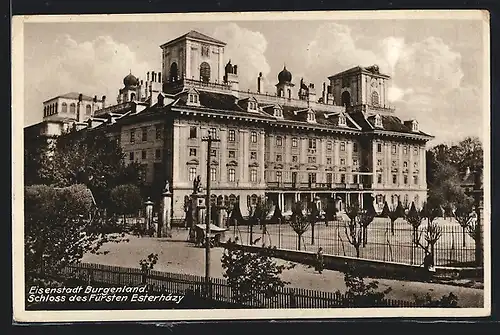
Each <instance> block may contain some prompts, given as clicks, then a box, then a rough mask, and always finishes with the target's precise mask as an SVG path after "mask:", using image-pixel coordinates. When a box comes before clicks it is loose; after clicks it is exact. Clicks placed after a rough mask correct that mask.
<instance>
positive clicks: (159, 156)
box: [155, 149, 161, 159]
mask: <svg viewBox="0 0 500 335" xmlns="http://www.w3.org/2000/svg"><path fill="white" fill-rule="evenodd" d="M160 158H161V150H160V149H156V150H155V159H160Z"/></svg>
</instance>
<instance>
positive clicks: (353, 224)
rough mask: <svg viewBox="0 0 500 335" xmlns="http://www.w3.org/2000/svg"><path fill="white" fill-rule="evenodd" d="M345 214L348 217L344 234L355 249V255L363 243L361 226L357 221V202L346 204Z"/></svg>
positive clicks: (358, 254) (357, 255) (358, 253)
mask: <svg viewBox="0 0 500 335" xmlns="http://www.w3.org/2000/svg"><path fill="white" fill-rule="evenodd" d="M345 212H346V215H347V216H348V217H349V222H347V223H346V224H345V227H344V229H345V235H346V237H347V240H348V241H349V243H350V244H351V245H352V246H353V247H354V249H356V257H358V258H359V256H360V249H359V248H360V247H361V244H362V243H363V226H362V225H361V224H360V223H359V221H358V215H359V214H360V209H359V206H358V204H357V203H353V204H350V205H347V206H346V207H345Z"/></svg>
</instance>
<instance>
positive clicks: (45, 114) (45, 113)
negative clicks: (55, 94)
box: [43, 106, 47, 117]
mask: <svg viewBox="0 0 500 335" xmlns="http://www.w3.org/2000/svg"><path fill="white" fill-rule="evenodd" d="M43 116H44V117H45V116H47V106H45V107H43Z"/></svg>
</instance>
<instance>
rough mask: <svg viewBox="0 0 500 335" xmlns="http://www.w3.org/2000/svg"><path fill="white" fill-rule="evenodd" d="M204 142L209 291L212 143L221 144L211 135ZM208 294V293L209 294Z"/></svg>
mask: <svg viewBox="0 0 500 335" xmlns="http://www.w3.org/2000/svg"><path fill="white" fill-rule="evenodd" d="M201 141H202V142H207V144H208V148H207V198H206V201H205V202H206V208H207V214H206V221H207V222H206V227H205V281H206V282H207V289H209V287H210V286H209V284H210V220H211V208H210V179H211V177H212V176H211V173H210V155H211V151H212V143H213V142H220V140H219V139H218V138H213V137H212V135H211V134H209V135H208V137H203V138H202V139H201ZM207 293H208V292H207Z"/></svg>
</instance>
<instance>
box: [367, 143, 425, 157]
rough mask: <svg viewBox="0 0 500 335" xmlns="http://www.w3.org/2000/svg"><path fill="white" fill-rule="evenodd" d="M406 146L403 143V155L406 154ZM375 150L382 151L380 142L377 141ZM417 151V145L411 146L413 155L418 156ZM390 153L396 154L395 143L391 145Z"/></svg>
mask: <svg viewBox="0 0 500 335" xmlns="http://www.w3.org/2000/svg"><path fill="white" fill-rule="evenodd" d="M408 149H409V148H408V146H407V145H405V146H403V155H408ZM377 152H379V153H380V152H382V143H377ZM418 152H419V147H413V154H414V155H415V156H418ZM391 154H393V155H395V154H397V146H396V145H395V144H393V145H392V146H391Z"/></svg>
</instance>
